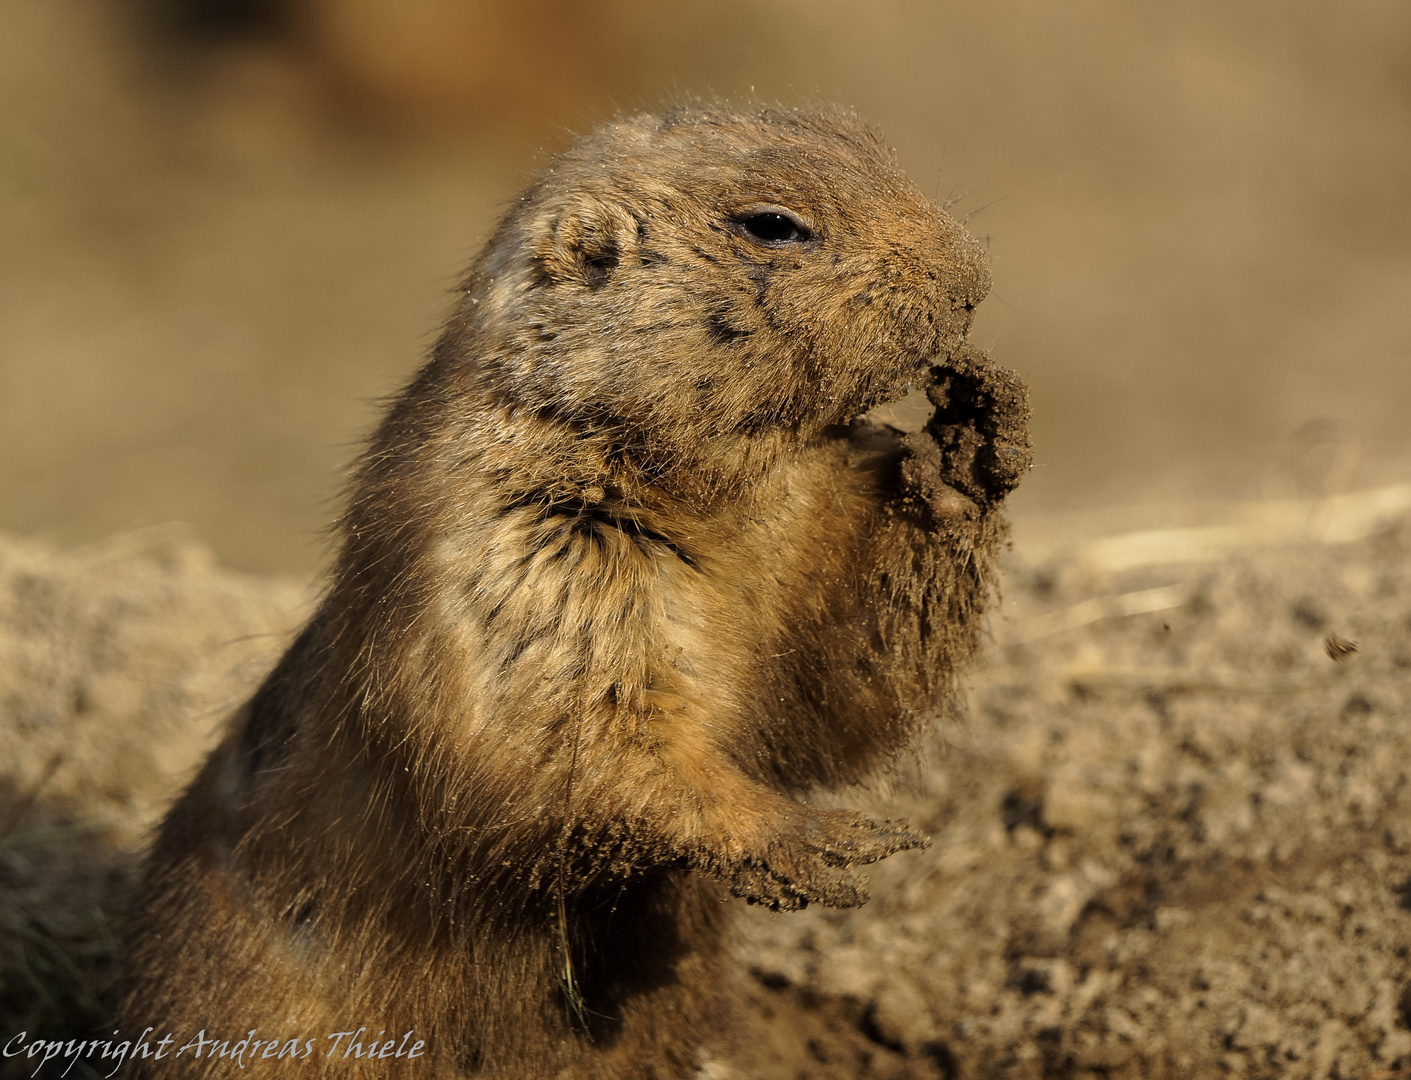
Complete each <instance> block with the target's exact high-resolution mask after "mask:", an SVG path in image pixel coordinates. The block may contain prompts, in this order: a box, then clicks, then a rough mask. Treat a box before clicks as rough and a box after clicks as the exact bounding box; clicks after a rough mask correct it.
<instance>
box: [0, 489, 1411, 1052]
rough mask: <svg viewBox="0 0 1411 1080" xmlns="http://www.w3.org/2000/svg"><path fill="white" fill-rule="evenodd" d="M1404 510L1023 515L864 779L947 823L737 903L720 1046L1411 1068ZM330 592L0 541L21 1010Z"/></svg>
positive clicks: (63, 1019)
mask: <svg viewBox="0 0 1411 1080" xmlns="http://www.w3.org/2000/svg"><path fill="white" fill-rule="evenodd" d="M1408 510H1411V488H1407V487H1401V488H1393V489H1383V490H1382V491H1379V492H1370V493H1361V494H1359V495H1352V496H1345V497H1342V498H1340V499H1329V500H1324V501H1323V502H1322V503H1319V504H1310V503H1266V504H1262V505H1259V506H1254V507H1244V508H1230V507H1227V508H1225V509H1223V510H1211V509H1209V508H1207V509H1204V510H1196V511H1193V512H1191V511H1187V512H1183V513H1181V514H1176V513H1174V512H1173V513H1171V514H1169V515H1168V516H1167V519H1166V520H1168V521H1173V522H1174V521H1179V522H1181V523H1182V527H1179V528H1167V529H1164V530H1146V531H1142V532H1126V533H1122V534H1120V535H1111V532H1112V530H1111V528H1110V523H1108V526H1109V527H1108V528H1107V529H1106V531H1107V533H1108V534H1109V535H1106V536H1103V535H1102V533H1103V532H1104V523H1103V522H1101V521H1097V520H1092V519H1089V520H1077V521H1075V520H1068V521H1063V522H1060V521H1057V520H1054V519H1038V518H1032V519H1028V520H1026V521H1022V522H1021V523H1020V528H1019V529H1018V530H1017V542H1016V548H1015V551H1014V552H1013V554H1012V559H1011V562H1012V567H1011V571H1010V573H1009V575H1008V580H1007V584H1006V591H1005V600H1004V606H1003V609H1002V614H1001V615H1000V617H999V618H997V619H996V620H995V622H994V627H993V630H994V640H993V643H992V647H991V648H990V650H989V653H988V657H987V660H986V664H987V666H985V667H984V668H983V670H981V671H979V672H977V673H976V674H975V676H974V678H973V679H972V689H971V691H970V693H969V696H968V700H967V701H966V702H964V703H959V704H958V707H957V709H956V711H955V715H953V716H951V717H947V718H943V719H942V720H941V721H940V723H939V724H938V729H937V736H936V738H935V739H934V740H933V744H932V745H931V746H930V747H928V748H927V750H926V752H925V754H924V760H922V761H921V762H918V763H916V764H914V765H911V766H909V767H908V768H905V769H903V770H902V771H901V773H900V774H899V775H898V776H897V777H896V778H895V779H893V780H892V781H890V782H888V783H886V784H884V785H881V786H880V787H879V789H878V790H876V791H874V792H869V793H864V795H863V796H862V797H863V799H864V800H865V801H867V802H869V803H870V804H871V806H872V807H873V808H875V809H878V810H883V811H885V812H888V813H893V814H903V815H905V816H907V817H909V818H910V819H911V820H912V821H913V822H915V823H916V824H918V825H919V826H921V827H922V828H924V829H926V830H928V831H929V832H931V833H932V835H933V836H934V838H935V843H934V846H933V847H932V848H931V849H930V850H929V851H926V852H921V853H909V854H906V855H902V856H898V857H896V858H894V859H892V860H890V861H889V862H888V863H885V864H882V865H880V866H878V867H876V868H875V869H874V872H873V874H872V878H873V899H872V901H871V903H869V904H868V905H867V906H866V907H864V908H862V909H860V910H858V911H854V912H835V911H828V910H814V909H810V910H808V911H805V912H802V913H799V914H793V915H779V916H773V915H770V914H768V913H765V912H761V911H758V910H755V909H748V910H745V911H743V912H742V924H743V926H742V934H741V939H740V950H739V951H740V956H741V960H742V966H743V967H744V968H745V969H747V970H748V971H749V972H750V973H751V976H752V977H751V978H749V979H748V980H747V982H746V991H745V992H746V994H747V995H748V997H749V998H750V1000H751V1003H752V1008H751V1010H749V1011H750V1019H749V1022H748V1024H747V1025H746V1027H745V1030H744V1031H742V1038H741V1039H740V1043H739V1045H738V1046H737V1047H736V1048H735V1049H734V1051H733V1055H732V1062H731V1064H729V1065H727V1064H726V1063H724V1062H723V1061H722V1062H716V1063H714V1064H712V1065H711V1066H710V1067H709V1068H708V1070H707V1075H709V1076H714V1077H716V1078H718V1080H724V1078H726V1077H734V1078H740V1077H755V1078H759V1080H775V1078H779V1080H783V1078H789V1080H797V1078H819V1080H822V1078H852V1077H857V1078H863V1077H866V1078H869V1080H870V1078H883V1077H886V1078H902V1077H907V1078H912V1077H915V1078H932V1077H951V1078H959V1077H965V1078H971V1077H976V1078H979V1077H1040V1076H1045V1077H1048V1076H1052V1077H1069V1076H1073V1077H1078V1076H1082V1077H1089V1076H1091V1077H1099V1076H1101V1077H1132V1078H1137V1077H1203V1076H1249V1077H1310V1078H1311V1077H1338V1078H1341V1080H1351V1078H1359V1080H1371V1078H1374V1077H1391V1076H1396V1075H1411V1071H1408V1072H1406V1073H1403V1072H1402V1071H1401V1070H1403V1069H1407V1067H1408V1066H1411V1030H1408V1018H1407V1012H1408V1006H1411V974H1409V973H1408V960H1407V957H1408V954H1411V910H1408V907H1411V793H1408V786H1407V782H1406V780H1407V772H1408V768H1411V765H1409V764H1408V763H1411V724H1408V721H1411V519H1408ZM1191 522H1197V524H1190V523H1191ZM1148 523H1150V522H1148ZM1128 524H1131V521H1129V522H1128ZM306 603H307V592H306V589H305V587H304V586H303V584H302V583H300V582H298V581H294V580H288V579H275V578H259V577H252V576H246V575H240V574H235V573H232V572H229V571H226V570H223V569H221V568H219V567H218V566H216V565H215V563H214V561H213V560H212V559H211V557H210V556H209V554H208V553H207V552H206V550H205V549H204V548H202V547H201V546H200V545H199V544H197V543H195V542H194V541H192V540H190V539H189V538H184V537H183V536H182V535H181V534H179V533H171V532H167V533H161V532H158V533H147V534H138V535H132V536H127V537H119V538H116V539H114V540H112V541H108V542H107V543H105V544H102V545H98V546H96V547H92V548H87V549H80V550H77V551H67V552H61V551H58V550H55V549H52V548H48V547H44V546H41V545H39V544H36V543H33V542H26V541H18V540H13V539H7V540H4V541H3V543H0V932H2V933H3V949H4V957H3V960H4V966H5V975H4V987H3V996H0V1030H3V1031H5V1032H10V1031H18V1030H21V1029H27V1030H30V1031H31V1032H38V1031H46V1032H47V1033H49V1034H51V1035H57V1034H59V1033H61V1032H68V1033H81V1027H82V1025H83V1024H87V1023H92V1022H96V1021H98V1020H100V1019H101V1018H102V1006H103V1001H102V989H103V985H104V980H105V979H106V978H107V977H109V975H110V970H109V964H108V959H109V957H110V955H111V922H112V920H113V919H114V918H115V917H116V914H117V911H118V910H119V909H120V906H121V903H122V898H123V894H124V890H125V888H126V886H127V883H128V882H129V881H130V876H131V872H132V867H133V865H134V852H135V851H136V849H137V848H138V847H139V846H140V843H141V840H142V837H143V836H144V834H145V830H146V829H147V828H149V827H150V825H151V823H152V822H153V821H154V820H155V816H156V815H157V814H158V813H159V812H160V809H161V806H162V804H163V803H164V801H165V800H166V799H167V798H168V797H169V796H170V795H171V794H172V792H173V791H174V790H175V788H176V787H177V786H178V785H179V783H180V782H181V780H182V779H183V778H184V777H185V776H188V775H189V774H190V773H191V771H192V770H193V769H194V768H195V765H196V763H197V762H198V761H199V759H200V758H201V756H202V755H203V754H204V752H205V751H206V749H207V748H208V747H209V746H210V745H211V743H212V740H213V738H214V735H215V732H216V731H217V729H218V728H219V726H220V723H221V721H222V718H223V716H224V715H225V713H226V711H227V710H228V709H229V707H230V706H231V705H232V704H233V703H235V702H236V701H238V700H239V698H240V696H241V695H242V694H243V693H245V692H247V690H248V689H249V688H250V686H251V685H252V683H253V682H254V681H255V680H256V679H257V678H258V677H259V675H260V673H261V671H262V670H263V668H264V666H265V665H267V664H268V663H269V662H270V660H271V659H272V657H273V656H274V655H275V653H277V651H278V648H279V645H280V643H281V642H282V641H283V640H284V635H285V634H287V633H288V632H289V631H290V630H292V629H293V628H294V626H295V625H296V623H297V621H298V619H299V617H300V616H301V614H302V612H303V611H304V610H305V605H306ZM1330 641H1331V642H1332V643H1333V645H1334V646H1335V647H1334V648H1333V649H1332V651H1333V652H1339V651H1340V650H1339V649H1338V648H1337V647H1336V646H1337V645H1338V644H1339V643H1340V642H1341V643H1355V644H1356V646H1357V647H1356V650H1355V651H1353V652H1350V653H1346V654H1345V655H1343V656H1342V658H1341V659H1339V660H1334V659H1333V658H1332V657H1331V656H1330V654H1329V642H1330ZM1343 648H1344V649H1345V645H1344V646H1343ZM847 801H848V802H849V804H850V805H851V804H856V803H857V801H858V795H857V793H847ZM17 1075H18V1074H17ZM70 1075H77V1074H76V1073H72V1074H70Z"/></svg>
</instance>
